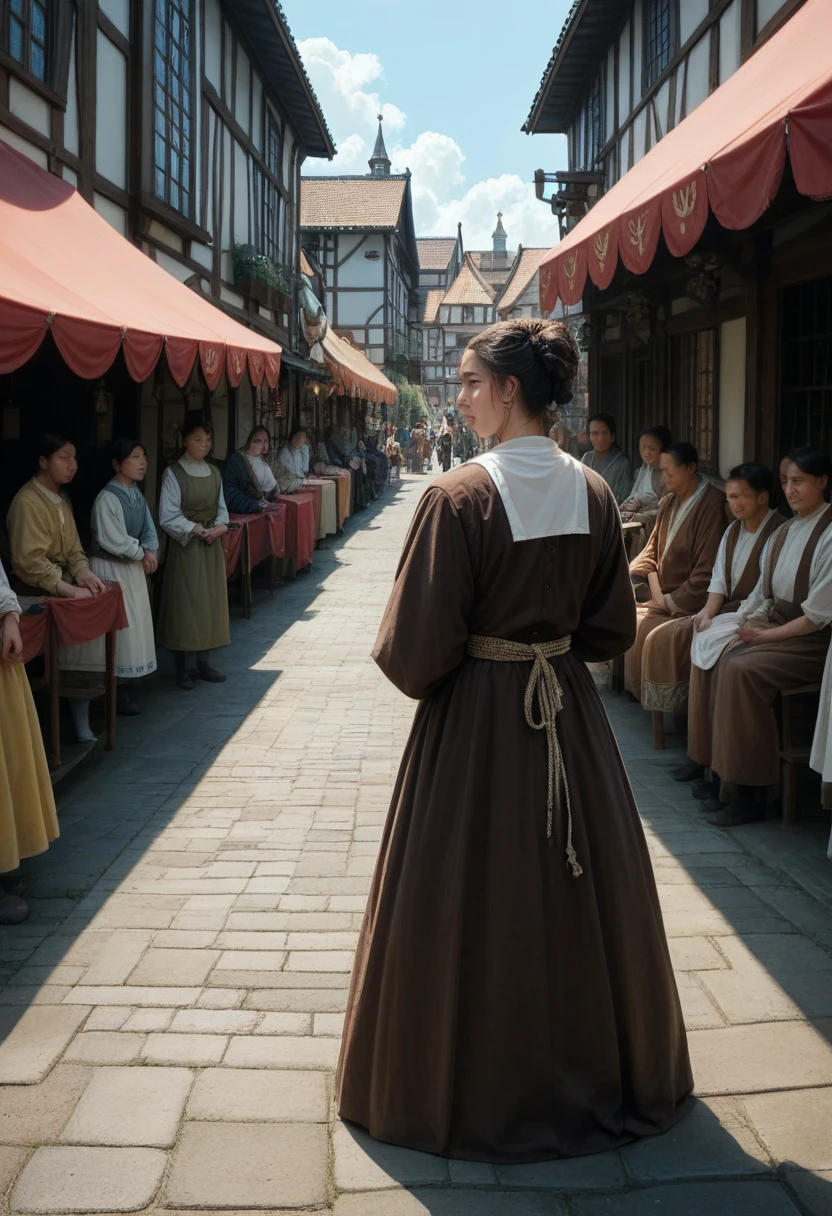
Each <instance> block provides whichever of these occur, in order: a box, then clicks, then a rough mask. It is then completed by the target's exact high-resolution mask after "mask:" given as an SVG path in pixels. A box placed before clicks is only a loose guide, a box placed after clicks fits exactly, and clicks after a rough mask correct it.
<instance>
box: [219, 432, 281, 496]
mask: <svg viewBox="0 0 832 1216" xmlns="http://www.w3.org/2000/svg"><path fill="white" fill-rule="evenodd" d="M268 450H269V432H268V431H267V430H266V428H265V427H264V426H256V427H255V428H254V430H253V431H251V432H250V434H249V437H248V439H247V440H246V441H245V444H244V445H243V447H242V448H240V450H239V451H238V452H232V453H231V455H230V456H229V457H228V460H227V461H226V464H225V468H224V469H223V471H222V488H223V494H224V496H225V503H226V506H227V507H228V510H229V511H234V512H235V514H237V515H256V514H257V513H258V512H259V511H265V510H267V508H268V505H269V503H270V502H271V501H272V499H273V498H274V497H275V495H276V494H278V493H279V490H278V487H277V478H276V477H275V475H274V473H273V472H272V471H271V469H270V468H269V465H268V461H267V460H266V452H268Z"/></svg>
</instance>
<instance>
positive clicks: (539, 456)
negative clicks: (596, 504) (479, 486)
mask: <svg viewBox="0 0 832 1216" xmlns="http://www.w3.org/2000/svg"><path fill="white" fill-rule="evenodd" d="M471 463H472V464H480V465H482V467H483V468H484V469H485V470H486V472H487V473H488V475H489V477H490V478H491V480H492V481H493V482H494V485H495V486H496V488H497V492H498V493H499V495H500V498H501V499H502V502H503V506H504V507H505V512H506V515H507V516H508V522H509V524H510V525H511V535H512V538H513V539H514V540H516V541H518V540H539V539H540V538H541V537H544V536H574V535H581V536H586V535H588V534H589V501H588V497H587V494H588V488H587V483H586V477H585V475H584V472H583V470H582V468H581V466H580V464H579V463H578V461H577V460H573V459H572V457H571V456H568V455H567V454H566V452H564V451H562V450H561V449H560V448H559V447H558V445H557V444H556V443H555V441H554V440H553V439H547V438H546V437H545V436H543V435H537V436H535V435H533V436H530V437H529V438H527V439H509V440H508V442H507V443H501V444H500V445H499V446H498V447H496V448H494V449H493V451H491V452H486V453H485V454H484V455H482V456H476V457H475V458H474V459H473V461H471Z"/></svg>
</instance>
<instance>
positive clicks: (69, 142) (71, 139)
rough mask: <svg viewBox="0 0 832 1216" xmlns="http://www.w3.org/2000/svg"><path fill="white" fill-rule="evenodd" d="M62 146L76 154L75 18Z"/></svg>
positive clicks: (76, 84) (70, 50)
mask: <svg viewBox="0 0 832 1216" xmlns="http://www.w3.org/2000/svg"><path fill="white" fill-rule="evenodd" d="M64 147H65V148H66V149H67V151H68V152H73V153H74V154H75V155H76V156H77V155H78V83H77V81H76V79H75V19H74V18H73V21H72V43H71V45H70V48H69V78H68V80H67V89H66V113H65V114H64Z"/></svg>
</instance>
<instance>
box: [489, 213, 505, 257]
mask: <svg viewBox="0 0 832 1216" xmlns="http://www.w3.org/2000/svg"><path fill="white" fill-rule="evenodd" d="M491 239H492V241H493V242H494V252H495V253H505V252H506V241H507V239H508V233H507V232H506V230H505V228H504V227H503V213H502V211H498V212H497V227H496V228H495V229H494V231H493V232H492V233H491Z"/></svg>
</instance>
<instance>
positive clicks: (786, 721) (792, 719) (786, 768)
mask: <svg viewBox="0 0 832 1216" xmlns="http://www.w3.org/2000/svg"><path fill="white" fill-rule="evenodd" d="M819 693H820V684H804V685H803V686H802V687H800V688H792V689H790V690H789V691H788V692H783V693H781V694H780V803H781V807H782V817H783V818H782V821H783V827H791V826H792V825H793V824H794V823H796V821H797V765H798V764H808V763H809V756H810V754H811V750H812V732H813V729H814V723H815V721H816V720H817V712H818V694H819ZM809 697H811V698H812V704H811V706H806V705H804V706H803V709H804V711H805V710H806V709H807V708H808V709H809V710H810V712H809V713H806V712H803V713H801V712H800V710H801V706H800V701H799V698H804V699H805V698H809ZM806 726H808V727H809V729H808V731H807V730H806V729H804V730H802V731H801V727H804V728H805V727H806ZM796 734H801V735H803V739H802V740H796V738H795V735H796ZM807 737H808V741H806V739H807Z"/></svg>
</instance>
